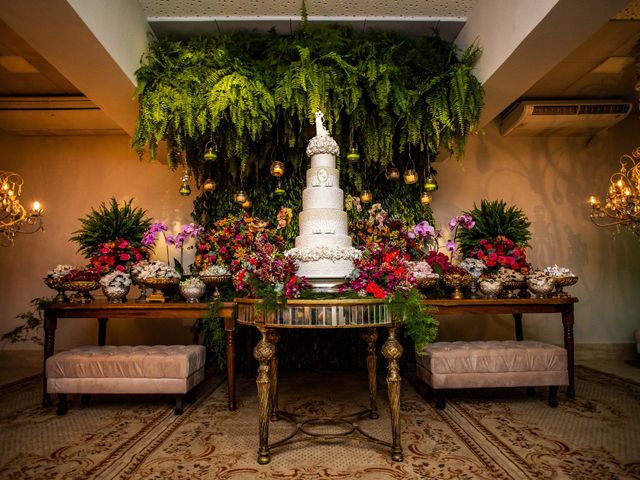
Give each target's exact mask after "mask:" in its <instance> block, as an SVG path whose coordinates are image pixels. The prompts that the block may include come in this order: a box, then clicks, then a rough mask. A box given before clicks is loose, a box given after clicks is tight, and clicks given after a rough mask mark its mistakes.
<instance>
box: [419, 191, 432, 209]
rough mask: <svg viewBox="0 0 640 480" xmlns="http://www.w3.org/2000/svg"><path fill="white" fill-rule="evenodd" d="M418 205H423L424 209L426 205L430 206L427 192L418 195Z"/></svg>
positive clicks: (429, 197) (429, 196)
mask: <svg viewBox="0 0 640 480" xmlns="http://www.w3.org/2000/svg"><path fill="white" fill-rule="evenodd" d="M420 203H421V204H422V205H424V206H425V207H426V206H427V205H430V204H431V195H429V194H428V193H427V192H422V193H421V194H420Z"/></svg>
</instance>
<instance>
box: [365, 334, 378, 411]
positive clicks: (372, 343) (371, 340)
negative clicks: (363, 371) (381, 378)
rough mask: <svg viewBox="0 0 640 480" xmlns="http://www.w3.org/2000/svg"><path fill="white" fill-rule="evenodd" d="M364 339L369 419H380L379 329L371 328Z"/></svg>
mask: <svg viewBox="0 0 640 480" xmlns="http://www.w3.org/2000/svg"><path fill="white" fill-rule="evenodd" d="M362 339H363V340H364V341H365V342H366V344H367V373H368V376H369V418H373V419H376V418H378V405H377V402H376V371H377V360H378V358H377V355H376V342H377V341H378V329H376V328H369V329H367V330H365V331H364V333H363V334H362Z"/></svg>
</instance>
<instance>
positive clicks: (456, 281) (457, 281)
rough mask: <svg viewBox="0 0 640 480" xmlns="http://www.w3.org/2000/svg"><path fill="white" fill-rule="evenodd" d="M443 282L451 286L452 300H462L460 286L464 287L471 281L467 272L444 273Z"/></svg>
mask: <svg viewBox="0 0 640 480" xmlns="http://www.w3.org/2000/svg"><path fill="white" fill-rule="evenodd" d="M444 283H446V284H447V285H448V286H449V287H451V288H453V293H452V294H451V298H452V299H454V300H462V299H463V298H464V295H463V294H462V287H466V286H467V285H469V284H470V283H471V275H470V274H468V273H445V274H444Z"/></svg>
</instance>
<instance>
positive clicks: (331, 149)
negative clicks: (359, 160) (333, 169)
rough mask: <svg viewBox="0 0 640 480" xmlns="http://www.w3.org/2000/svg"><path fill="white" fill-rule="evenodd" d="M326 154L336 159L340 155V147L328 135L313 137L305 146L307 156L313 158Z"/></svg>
mask: <svg viewBox="0 0 640 480" xmlns="http://www.w3.org/2000/svg"><path fill="white" fill-rule="evenodd" d="M323 153H325V154H328V155H333V156H334V157H337V156H338V155H340V147H339V146H338V144H337V143H336V141H335V140H334V139H333V138H331V137H330V136H329V135H321V136H315V137H313V138H312V139H311V140H310V141H309V144H308V145H307V156H308V157H310V158H313V156H314V155H319V154H323Z"/></svg>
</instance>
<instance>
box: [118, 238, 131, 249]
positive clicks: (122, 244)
mask: <svg viewBox="0 0 640 480" xmlns="http://www.w3.org/2000/svg"><path fill="white" fill-rule="evenodd" d="M128 246H129V242H127V241H126V240H122V241H120V243H118V248H127V247H128Z"/></svg>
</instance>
